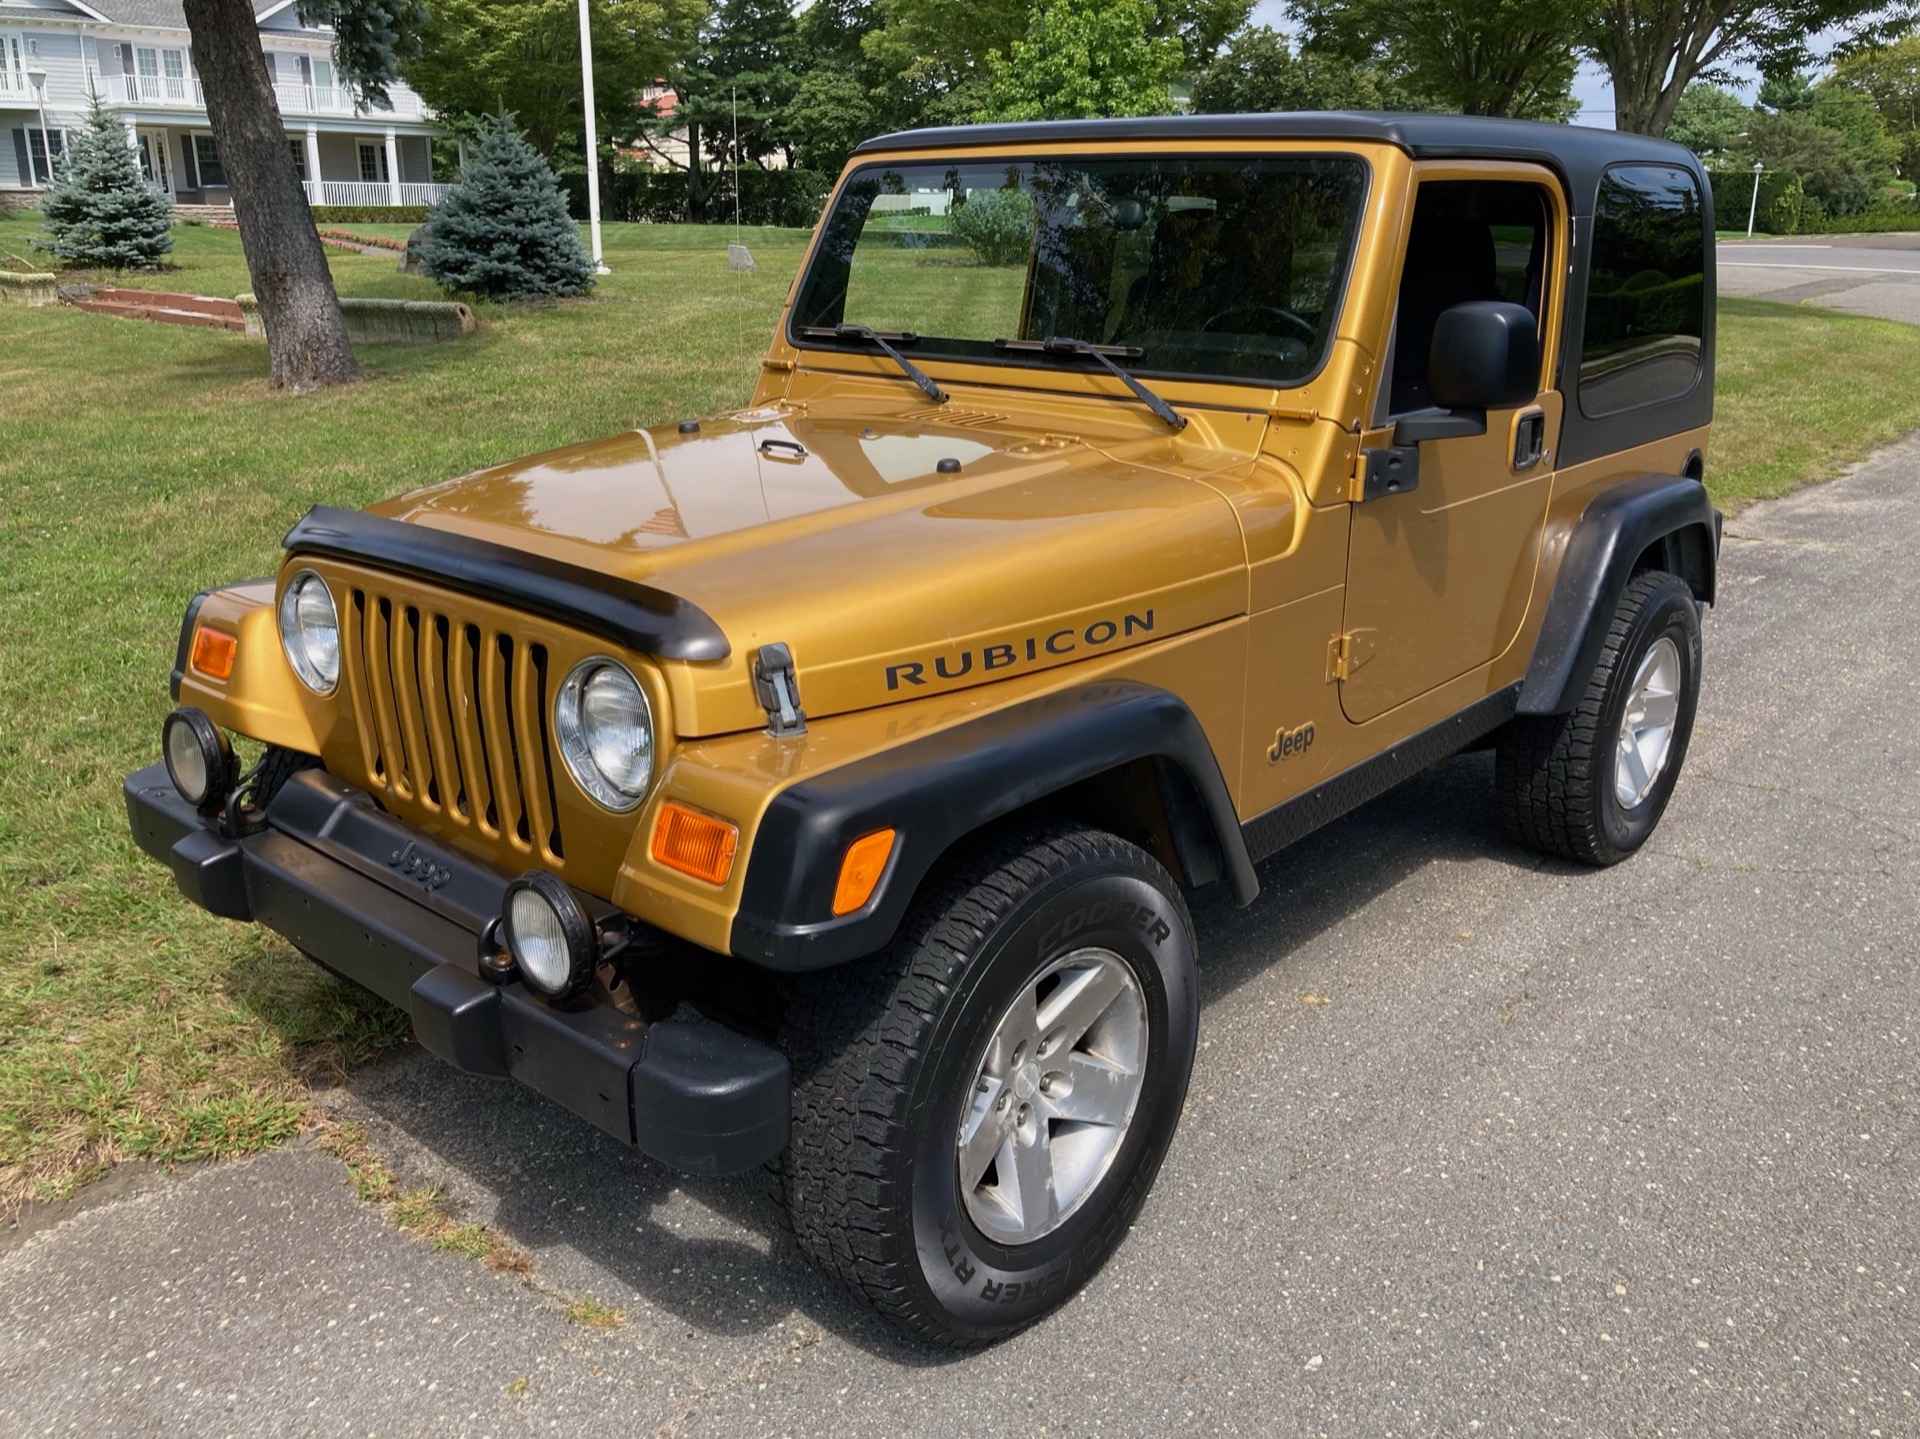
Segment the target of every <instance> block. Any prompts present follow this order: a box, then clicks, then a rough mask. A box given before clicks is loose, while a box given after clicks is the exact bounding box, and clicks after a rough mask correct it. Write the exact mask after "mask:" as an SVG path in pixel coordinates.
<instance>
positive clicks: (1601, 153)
mask: <svg viewBox="0 0 1920 1439" xmlns="http://www.w3.org/2000/svg"><path fill="white" fill-rule="evenodd" d="M1162 140H1183V141H1191V140H1226V141H1244V140H1349V141H1354V142H1364V143H1371V144H1382V145H1393V146H1395V147H1397V148H1399V149H1401V150H1404V151H1405V152H1406V153H1407V154H1409V155H1411V156H1413V157H1414V158H1415V159H1417V160H1528V161H1533V162H1535V163H1537V164H1541V165H1545V166H1547V167H1549V168H1550V169H1552V170H1555V171H1557V172H1558V173H1559V174H1560V176H1561V177H1562V178H1563V179H1564V180H1565V181H1566V182H1567V192H1568V199H1569V200H1570V201H1571V202H1572V205H1573V212H1574V213H1575V214H1576V215H1586V214H1591V213H1592V210H1593V198H1594V194H1595V192H1596V191H1597V190H1598V189H1599V185H1600V174H1601V172H1602V171H1603V170H1605V169H1606V168H1607V167H1608V166H1610V165H1620V164H1632V163H1634V162H1636V161H1637V162H1639V163H1641V164H1661V165H1678V166H1680V167H1682V168H1684V169H1687V170H1690V171H1692V172H1694V173H1695V174H1697V175H1700V176H1701V178H1702V180H1704V179H1705V176H1704V174H1703V173H1702V172H1701V167H1700V162H1699V160H1697V159H1696V158H1695V157H1694V155H1693V152H1692V151H1690V150H1688V149H1687V148H1686V147H1685V146H1682V145H1676V144H1673V143H1672V142H1671V141H1668V140H1656V139H1653V138H1652V137H1651V136H1647V135H1635V134H1632V133H1630V132H1627V131H1622V130H1597V129H1594V128H1592V127H1590V126H1583V125H1547V124H1542V123H1540V122H1539V121H1535V120H1496V119H1490V118H1488V117H1486V116H1481V115H1421V114H1393V113H1387V112H1382V111H1364V110H1306V111H1290V112H1288V113H1285V114H1274V115H1152V116H1144V117H1141V118H1138V119H1127V120H1037V121H1030V122H1027V123H1023V124H1011V125H948V126H941V127H936V128H931V129H925V130H900V131H896V132H895V133H893V134H891V135H880V136H876V137H875V138H874V139H871V140H868V141H867V142H866V143H865V144H863V145H861V146H860V147H859V148H858V149H857V150H855V151H854V154H855V155H856V156H862V155H875V154H884V153H886V152H888V151H895V150H944V149H958V148H961V147H968V148H970V147H973V146H982V145H1029V146H1032V147H1033V148H1034V149H1036V150H1046V149H1050V148H1052V147H1054V146H1057V145H1063V144H1074V143H1089V142H1091V143H1097V144H1128V143H1137V142H1151V141H1162Z"/></svg>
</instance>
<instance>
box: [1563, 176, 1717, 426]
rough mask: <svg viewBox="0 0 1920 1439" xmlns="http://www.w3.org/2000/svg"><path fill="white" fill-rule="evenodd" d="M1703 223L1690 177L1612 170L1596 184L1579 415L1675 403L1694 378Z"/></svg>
mask: <svg viewBox="0 0 1920 1439" xmlns="http://www.w3.org/2000/svg"><path fill="white" fill-rule="evenodd" d="M1706 246H1707V232H1706V218H1705V210H1704V206H1703V204H1702V202H1701V197H1700V187H1699V186H1698V185H1697V184H1695V183H1694V178H1693V176H1692V175H1690V174H1689V173H1687V171H1685V170H1681V169H1678V168H1675V167H1672V166H1667V165H1617V166H1615V167H1614V168H1613V169H1611V170H1609V171H1607V173H1606V175H1605V176H1604V177H1602V179H1601V181H1600V196H1599V199H1598V201H1597V203H1596V204H1595V206H1594V216H1593V262H1592V266H1591V269H1590V271H1589V279H1588V282H1587V323H1586V333H1585V336H1584V337H1583V339H1582V342H1581V346H1580V409H1581V412H1582V413H1583V414H1586V415H1588V416H1590V417H1598V416H1601V415H1614V414H1618V413H1620V412H1621V411H1622V410H1632V409H1637V408H1639V407H1640V406H1641V405H1655V404H1659V403H1660V402H1661V401H1663V400H1673V399H1678V398H1679V397H1680V396H1682V395H1685V394H1687V393H1688V392H1689V391H1691V390H1692V389H1693V387H1694V384H1695V382H1696V381H1697V380H1698V379H1699V377H1700V341H1701V337H1702V336H1703V335H1704V334H1705V333H1706Z"/></svg>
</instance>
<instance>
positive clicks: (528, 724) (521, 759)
mask: <svg viewBox="0 0 1920 1439" xmlns="http://www.w3.org/2000/svg"><path fill="white" fill-rule="evenodd" d="M345 619H346V628H347V633H346V634H345V635H343V636H342V640H343V648H344V650H345V651H346V656H347V682H348V684H349V686H350V688H351V690H352V696H351V698H352V702H353V709H354V718H355V720H356V722H357V725H358V728H359V732H360V748H361V753H362V757H363V758H364V760H365V762H366V772H367V774H368V775H369V776H370V777H371V781H372V785H373V787H374V788H375V789H376V790H378V791H381V792H382V793H383V798H385V799H387V800H388V801H390V802H391V803H392V804H393V805H394V806H395V807H397V808H399V809H401V810H403V811H404V810H406V809H409V808H417V809H419V810H422V811H424V812H425V813H427V814H429V815H433V816H435V817H437V818H439V819H441V820H442V821H444V822H445V823H446V824H448V825H451V826H453V827H455V828H457V829H470V830H474V831H477V832H478V833H479V834H481V835H483V836H485V837H486V838H487V839H490V840H496V841H499V842H501V843H503V844H506V845H508V846H510V847H511V848H513V849H516V850H518V851H520V852H522V853H524V854H529V855H532V854H538V855H539V856H540V858H541V859H543V860H544V861H545V862H546V863H547V864H548V865H550V866H552V867H553V868H555V869H558V868H560V867H561V864H562V855H563V853H564V850H563V847H562V845H561V840H560V818H559V812H558V810H557V808H556V807H555V805H554V794H553V757H552V754H551V753H550V746H551V740H550V738H549V736H548V733H547V723H546V710H547V704H548V698H549V695H548V688H547V686H548V671H549V665H548V660H547V651H546V647H545V646H544V645H540V644H523V643H522V642H521V641H520V640H518V639H517V638H515V637H514V636H513V635H510V634H506V633H503V632H501V631H499V630H495V629H491V628H488V627H486V626H483V625H481V624H478V623H476V622H474V621H472V620H468V619H464V618H462V617H461V616H459V615H457V614H452V613H448V612H446V611H442V610H440V609H437V608H435V607H432V606H423V605H420V604H416V603H413V602H410V601H408V600H405V599H401V598H397V597H394V596H390V595H382V594H378V593H375V592H372V591H369V590H365V589H360V588H355V589H354V590H352V591H351V597H350V603H349V604H348V606H347V614H346V616H345Z"/></svg>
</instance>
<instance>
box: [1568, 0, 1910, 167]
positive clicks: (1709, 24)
mask: <svg viewBox="0 0 1920 1439" xmlns="http://www.w3.org/2000/svg"><path fill="white" fill-rule="evenodd" d="M1913 11H1914V5H1913V0H1893V3H1892V4H1889V3H1888V0H1610V3H1608V4H1607V5H1605V6H1599V5H1595V6H1593V7H1591V9H1590V10H1589V12H1588V16H1587V19H1586V22H1585V25H1584V27H1583V30H1582V33H1581V36H1580V40H1579V43H1580V45H1581V48H1582V49H1583V50H1584V51H1585V52H1586V53H1587V54H1588V55H1590V56H1592V57H1593V58H1594V59H1595V60H1596V61H1598V62H1599V63H1600V65H1601V66H1602V68H1604V69H1605V70H1606V72H1607V76H1608V78H1609V79H1610V80H1612V81H1613V104H1614V125H1615V127H1616V128H1618V129H1621V130H1633V131H1636V132H1637V133H1639V134H1642V135H1659V134H1662V133H1664V132H1665V130H1666V128H1667V123H1668V121H1670V120H1672V119H1673V112H1674V107H1675V106H1677V105H1678V104H1679V103H1680V97H1681V96H1682V95H1683V94H1685V93H1686V89H1687V86H1689V85H1691V84H1692V83H1693V82H1694V81H1695V80H1698V79H1709V80H1711V79H1714V78H1716V77H1717V76H1718V75H1719V74H1720V73H1721V72H1722V71H1724V70H1725V69H1726V68H1727V67H1729V66H1732V65H1734V64H1739V63H1746V64H1753V65H1758V66H1759V67H1760V68H1762V69H1763V70H1765V71H1767V72H1768V73H1769V74H1778V73H1780V72H1782V71H1787V70H1796V69H1799V68H1801V67H1802V66H1804V65H1805V64H1806V63H1807V61H1808V58H1809V55H1808V50H1807V46H1808V42H1809V41H1810V40H1811V38H1812V37H1813V36H1815V35H1818V34H1821V33H1822V32H1824V31H1828V30H1833V29H1840V30H1843V31H1845V32H1846V33H1847V34H1848V35H1849V36H1850V37H1851V39H1852V41H1853V42H1854V43H1861V42H1865V41H1868V40H1871V39H1873V38H1875V37H1877V36H1880V35H1883V34H1884V33H1886V31H1887V30H1888V29H1889V28H1890V27H1891V28H1897V27H1898V26H1900V25H1901V24H1904V23H1905V22H1906V21H1907V20H1908V19H1910V18H1911V16H1912V14H1913Z"/></svg>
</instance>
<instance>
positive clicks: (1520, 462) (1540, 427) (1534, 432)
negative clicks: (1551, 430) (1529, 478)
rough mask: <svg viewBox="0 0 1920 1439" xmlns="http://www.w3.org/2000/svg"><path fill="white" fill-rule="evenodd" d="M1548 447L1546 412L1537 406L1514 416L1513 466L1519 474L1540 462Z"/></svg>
mask: <svg viewBox="0 0 1920 1439" xmlns="http://www.w3.org/2000/svg"><path fill="white" fill-rule="evenodd" d="M1546 449H1547V416H1546V412H1545V411H1544V410H1542V409H1540V408H1539V407H1538V406H1535V407H1533V408H1531V409H1526V410H1522V411H1521V412H1520V413H1519V414H1517V415H1515V416H1514V417H1513V468H1514V473H1516V474H1518V473H1519V472H1520V471H1522V470H1530V469H1532V468H1533V467H1534V466H1535V465H1537V464H1539V463H1540V460H1541V457H1542V456H1544V455H1545V454H1546Z"/></svg>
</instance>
